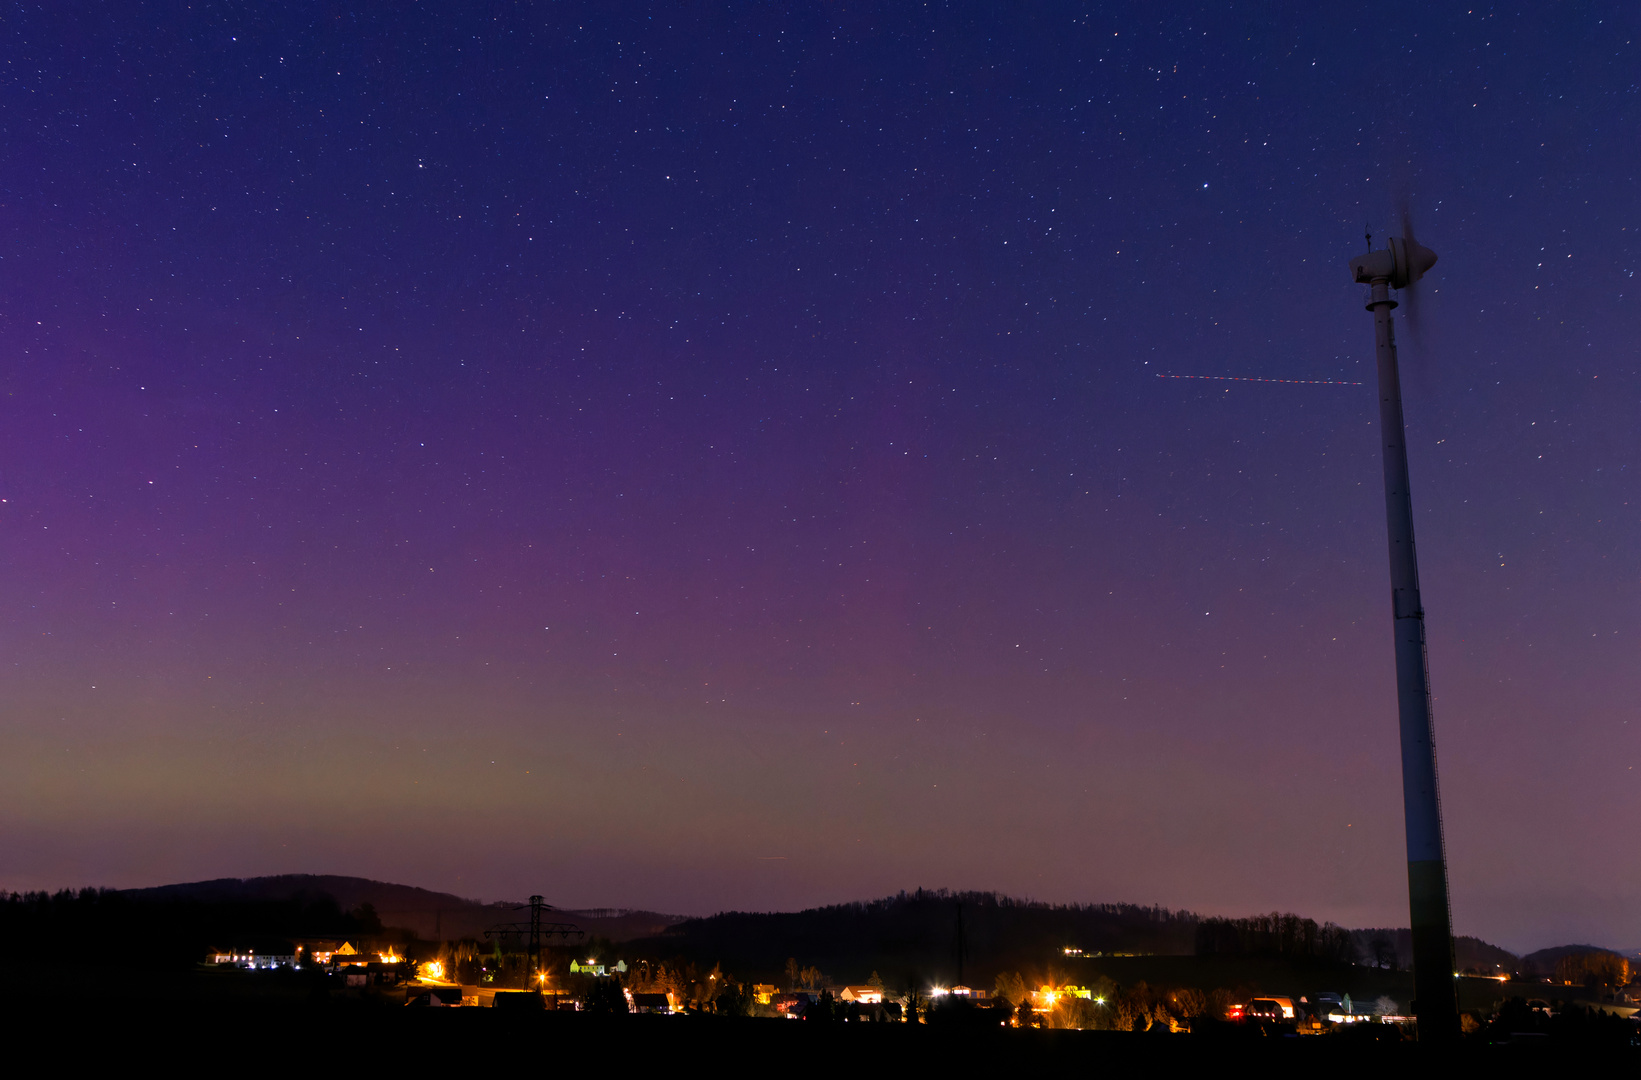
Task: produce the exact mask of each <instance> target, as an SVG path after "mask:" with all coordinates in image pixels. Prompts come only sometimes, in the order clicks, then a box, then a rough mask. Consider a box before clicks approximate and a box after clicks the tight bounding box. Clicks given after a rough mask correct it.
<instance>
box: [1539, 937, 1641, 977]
mask: <svg viewBox="0 0 1641 1080" xmlns="http://www.w3.org/2000/svg"><path fill="white" fill-rule="evenodd" d="M1592 952H1593V953H1617V954H1618V955H1619V956H1622V955H1624V954H1623V953H1620V952H1618V950H1617V949H1604V948H1602V947H1601V946H1599V945H1557V946H1555V947H1553V948H1549V949H1539V950H1538V951H1537V952H1530V953H1528V954H1527V955H1526V956H1524V957H1522V958H1521V969H1522V972H1523V973H1524V974H1531V975H1539V976H1550V975H1554V974H1555V970H1556V961H1557V960H1560V959H1561V958H1562V957H1563V956H1572V955H1573V954H1574V953H1592Z"/></svg>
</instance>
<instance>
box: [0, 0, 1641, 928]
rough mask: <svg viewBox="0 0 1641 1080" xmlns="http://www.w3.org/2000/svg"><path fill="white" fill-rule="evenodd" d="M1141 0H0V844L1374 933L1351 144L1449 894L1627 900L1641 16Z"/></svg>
mask: <svg viewBox="0 0 1641 1080" xmlns="http://www.w3.org/2000/svg"><path fill="white" fill-rule="evenodd" d="M1168 7H1169V6H1168V5H1157V4H1134V5H1130V6H1123V5H1107V6H1104V7H1100V8H1092V7H1091V8H1087V9H1085V8H1081V7H1078V6H1073V5H1052V4H1047V5H1017V6H1009V5H993V4H975V5H942V4H933V5H929V6H927V7H923V8H913V7H912V6H911V5H901V4H886V5H881V6H877V7H873V6H869V5H862V6H843V5H831V4H807V5H806V4H791V5H779V6H763V5H751V4H747V5H732V6H728V7H721V8H716V9H709V8H708V7H707V6H706V5H676V6H673V5H659V4H658V5H654V6H653V7H645V6H642V5H636V4H633V5H609V4H603V3H591V4H586V5H582V6H580V7H577V6H576V5H572V4H524V3H503V2H499V0H493V2H484V3H467V4H431V3H421V4H394V5H386V4H375V5H371V4H343V3H335V2H318V3H292V4H278V5H274V4H269V5H262V6H259V5H251V4H231V5H230V4H195V5H193V6H192V7H188V6H185V5H182V4H178V3H154V4H148V5H138V4H116V3H109V4H57V3H52V4H46V5H40V4H10V5H8V6H7V8H6V10H5V14H4V18H3V21H0V41H3V46H0V60H3V63H4V66H3V69H0V71H3V76H0V78H3V86H4V94H3V98H0V133H3V139H4V141H3V143H0V145H3V147H4V155H3V158H0V359H3V367H0V391H3V393H0V499H4V502H3V503H0V586H3V587H0V635H3V637H0V643H3V648H0V885H4V886H5V887H7V888H19V889H21V888H42V887H52V888H55V887H59V886H64V885H74V886H78V885H82V884H99V885H110V886H139V885H151V884H159V883H164V882H169V881H179V880H193V879H198V878H206V877H217V876H226V875H234V876H247V875H256V874H270V873H286V872H309V873H348V874H359V875H363V876H369V877H376V878H382V879H386V880H393V881H402V882H406V883H410V884H417V885H423V886H427V887H431V888H438V889H446V890H450V891H454V892H457V893H461V894H463V895H469V896H477V897H483V898H517V897H522V896H524V895H526V894H528V893H531V892H541V893H544V894H546V896H547V897H548V899H549V901H550V902H554V903H557V904H560V905H563V906H568V907H575V906H589V905H620V906H644V907H651V908H658V909H661V910H665V911H677V912H683V913H698V912H699V913H704V912H710V911H714V910H718V909H722V908H741V909H770V908H792V907H797V906H804V905H810V904H815V903H827V902H835V901H840V900H848V899H856V898H866V897H871V896H875V895H882V894H884V893H887V892H892V891H895V890H898V889H901V888H915V887H918V886H924V887H941V886H946V887H953V888H983V889H999V890H1004V891H1007V892H1009V893H1012V894H1015V895H1028V896H1032V897H1035V898H1039V899H1044V900H1052V901H1106V900H1111V901H1118V900H1121V901H1132V902H1143V903H1159V904H1163V905H1167V906H1170V907H1188V908H1191V909H1194V910H1198V911H1201V912H1204V913H1214V914H1231V915H1245V914H1249V913H1252V912H1254V911H1258V910H1271V909H1277V908H1279V909H1283V910H1294V911H1298V912H1301V913H1303V914H1306V915H1309V916H1312V917H1315V918H1317V919H1333V920H1335V921H1338V922H1341V923H1344V924H1346V925H1352V926H1378V925H1405V924H1406V922H1407V892H1406V875H1405V862H1404V860H1405V854H1404V850H1403V834H1402V810H1401V786H1400V785H1401V779H1400V770H1399V757H1398V749H1397V733H1396V732H1397V729H1396V705H1395V681H1394V672H1393V666H1392V665H1393V658H1392V653H1391V634H1390V613H1389V580H1388V572H1387V569H1386V554H1385V534H1384V502H1383V488H1382V481H1381V473H1380V459H1379V444H1378V416H1377V399H1376V394H1375V390H1374V387H1373V378H1374V374H1373V372H1374V368H1373V353H1372V347H1373V337H1372V320H1371V317H1370V315H1369V314H1368V313H1367V312H1365V311H1364V310H1363V309H1362V302H1363V296H1362V289H1361V287H1359V286H1354V285H1352V284H1351V283H1350V279H1349V274H1348V272H1347V270H1346V266H1345V264H1346V261H1347V260H1348V259H1349V258H1350V257H1351V256H1353V255H1356V254H1359V253H1360V252H1361V251H1363V250H1365V247H1364V241H1363V233H1364V230H1365V229H1366V228H1367V227H1369V226H1371V228H1372V229H1373V231H1374V233H1375V244H1376V245H1379V246H1382V244H1383V240H1384V237H1385V236H1386V235H1388V234H1389V233H1390V232H1391V231H1392V229H1393V227H1394V226H1395V224H1396V220H1397V207H1398V206H1399V205H1400V204H1401V203H1402V202H1403V201H1404V200H1405V201H1406V202H1407V203H1408V204H1409V205H1410V206H1411V207H1412V209H1413V211H1414V213H1415V214H1416V216H1417V225H1418V228H1419V236H1420V239H1421V240H1422V241H1423V242H1425V243H1427V244H1428V245H1429V246H1431V247H1432V248H1434V249H1435V250H1436V251H1437V252H1438V253H1439V254H1440V256H1441V262H1440V264H1439V265H1438V266H1437V267H1436V269H1435V271H1434V272H1433V273H1432V274H1431V276H1430V277H1429V278H1427V279H1426V281H1425V283H1424V286H1423V289H1424V291H1423V294H1422V297H1421V299H1422V304H1421V311H1420V315H1421V322H1422V324H1423V325H1422V330H1421V333H1420V334H1419V335H1418V336H1417V338H1415V335H1413V334H1412V333H1411V331H1410V329H1409V328H1408V326H1407V325H1406V324H1405V323H1403V324H1401V325H1400V327H1399V329H1400V332H1401V333H1400V336H1401V338H1402V342H1403V357H1402V359H1403V365H1404V381H1405V385H1406V393H1407V417H1408V425H1409V445H1410V448H1411V456H1412V473H1413V497H1414V507H1415V513H1416V519H1417V526H1418V529H1419V534H1418V538H1419V542H1420V554H1421V556H1422V576H1423V586H1424V600H1425V605H1426V608H1427V611H1428V616H1429V621H1428V630H1429V649H1430V663H1431V671H1432V682H1433V686H1434V689H1435V694H1436V725H1437V727H1436V731H1437V746H1438V753H1439V757H1440V766H1441V780H1442V784H1443V805H1444V813H1445V816H1446V828H1447V839H1448V847H1449V853H1450V858H1451V864H1452V865H1451V875H1452V896H1453V911H1454V919H1455V928H1456V930H1457V932H1459V933H1469V934H1479V935H1482V936H1484V937H1487V938H1489V939H1490V940H1494V941H1496V942H1498V943H1499V944H1503V945H1506V946H1508V947H1512V948H1516V949H1531V948H1537V947H1541V946H1546V945H1552V944H1562V943H1566V942H1569V941H1592V942H1594V943H1596V944H1601V945H1607V946H1613V947H1634V946H1638V945H1641V861H1638V860H1637V859H1636V858H1635V851H1636V841H1635V835H1634V829H1635V824H1636V822H1637V820H1638V811H1641V792H1638V784H1641V772H1637V771H1636V770H1637V768H1638V767H1641V745H1638V737H1641V720H1637V721H1636V722H1635V723H1632V722H1631V721H1632V719H1634V718H1635V717H1636V715H1637V705H1636V703H1637V702H1638V701H1641V662H1638V661H1641V657H1638V656H1637V644H1638V641H1641V549H1638V545H1637V531H1638V529H1637V526H1638V518H1641V513H1638V508H1641V486H1638V483H1637V475H1636V464H1637V461H1636V459H1637V450H1638V437H1637V421H1638V419H1641V417H1638V402H1641V364H1638V363H1637V355H1636V352H1637V349H1636V343H1637V341H1638V340H1641V318H1638V310H1641V309H1638V304H1637V295H1636V294H1637V290H1638V289H1641V282H1637V281H1636V280H1635V278H1634V274H1635V271H1636V268H1637V267H1638V265H1641V236H1638V230H1641V205H1638V187H1637V173H1638V170H1641V142H1638V134H1641V132H1638V121H1641V91H1638V86H1637V83H1636V72H1637V71H1641V49H1638V48H1637V40H1638V39H1641V16H1638V15H1637V13H1636V12H1635V10H1634V9H1633V7H1631V6H1629V5H1619V4H1609V5H1603V4H1588V5H1541V6H1540V7H1541V10H1539V11H1538V12H1536V13H1533V12H1530V13H1526V14H1523V13H1521V12H1518V11H1515V10H1506V9H1505V8H1504V7H1503V6H1501V5H1496V6H1476V7H1473V8H1472V7H1466V6H1465V5H1463V4H1457V5H1455V4H1443V5H1431V4H1408V5H1401V6H1396V5H1391V6H1380V7H1371V6H1360V5H1358V6H1337V5H1333V6H1324V7H1323V8H1322V9H1319V10H1318V9H1313V8H1312V6H1311V5H1270V4H1242V5H1231V4H1218V3H1216V4H1213V5H1208V6H1206V7H1205V8H1202V9H1195V10H1194V9H1190V8H1187V7H1185V6H1177V7H1173V9H1172V11H1171V12H1169V11H1168V10H1167V8H1168ZM1406 310H1407V309H1406V307H1405V306H1404V308H1403V309H1402V310H1401V311H1400V312H1398V316H1401V315H1403V314H1405V313H1406ZM1159 375H1216V376H1241V377H1254V378H1266V379H1311V380H1334V381H1336V382H1347V383H1349V382H1360V383H1362V385H1307V384H1297V385H1296V384H1282V383H1263V382H1212V381H1205V380H1187V379H1159V378H1158V377H1157V376H1159Z"/></svg>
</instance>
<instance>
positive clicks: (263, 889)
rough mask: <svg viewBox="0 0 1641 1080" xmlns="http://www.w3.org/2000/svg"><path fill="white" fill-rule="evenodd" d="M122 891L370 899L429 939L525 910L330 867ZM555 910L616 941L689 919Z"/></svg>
mask: <svg viewBox="0 0 1641 1080" xmlns="http://www.w3.org/2000/svg"><path fill="white" fill-rule="evenodd" d="M123 895H125V896H128V897H130V898H131V899H133V900H139V901H167V900H189V901H196V902H201V903H234V902H257V901H282V900H311V899H314V898H316V897H321V896H329V897H330V898H331V899H333V900H335V901H336V903H337V904H338V905H339V906H340V907H341V908H342V909H343V910H345V911H352V910H354V909H355V908H358V907H359V906H360V905H362V904H369V905H371V906H372V907H373V908H375V909H376V915H377V917H378V918H380V919H381V920H382V923H383V925H384V926H389V927H398V928H400V929H404V930H409V931H412V932H413V933H415V934H416V936H417V937H420V938H423V939H424V940H429V941H432V940H445V941H453V940H458V939H460V938H479V937H482V936H483V934H484V931H485V930H486V929H487V928H488V927H491V926H495V925H496V924H497V923H505V922H515V921H518V920H519V919H521V918H523V917H524V916H523V914H522V913H520V912H518V911H517V908H518V907H519V906H520V905H519V904H516V903H506V902H500V903H492V904H484V903H480V902H479V901H477V900H469V899H466V898H464V897H460V896H456V895H454V894H452V893H442V892H434V891H433V890H431V889H419V888H416V887H415V886H413V885H395V884H393V883H391V882H386V881H372V880H371V879H369V878H358V877H344V876H340V875H329V874H279V875H275V876H272V877H256V878H216V879H213V880H211V881H191V882H186V883H182V884H177V885H161V886H158V887H156V888H151V889H126V890H123ZM558 914H559V916H560V917H561V918H563V919H566V920H568V921H571V922H574V923H575V924H576V925H577V926H579V927H581V928H582V929H583V930H585V931H586V932H587V933H588V934H589V935H590V936H593V937H602V938H608V939H609V940H611V941H629V940H631V939H633V938H639V937H649V936H653V935H655V934H659V933H662V932H664V931H665V930H666V929H667V928H668V927H670V926H673V925H675V924H677V923H680V922H682V921H684V916H682V915H663V914H659V913H657V912H653V911H632V910H627V909H624V908H602V909H598V910H596V911H590V912H580V911H559V912H558Z"/></svg>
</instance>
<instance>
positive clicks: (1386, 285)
mask: <svg viewBox="0 0 1641 1080" xmlns="http://www.w3.org/2000/svg"><path fill="white" fill-rule="evenodd" d="M1372 246H1373V241H1372V239H1371V237H1370V238H1369V240H1368V247H1369V249H1370V250H1369V251H1368V253H1367V254H1366V255H1359V256H1357V257H1356V258H1354V259H1352V260H1351V261H1350V272H1351V276H1352V277H1353V278H1354V279H1355V280H1356V281H1357V282H1358V283H1360V284H1363V285H1366V286H1368V287H1369V294H1368V302H1367V309H1368V310H1369V311H1371V312H1373V336H1374V342H1375V345H1376V351H1377V353H1378V361H1379V436H1380V440H1381V443H1382V445H1383V447H1384V466H1385V521H1386V525H1387V526H1388V531H1389V535H1390V607H1391V618H1392V625H1393V626H1394V627H1395V642H1396V698H1397V705H1398V712H1399V714H1400V719H1401V736H1402V809H1403V813H1404V816H1405V820H1406V823H1407V892H1408V906H1409V908H1410V910H1411V915H1412V924H1413V993H1414V1003H1413V1011H1414V1015H1415V1017H1417V1019H1418V1024H1419V1039H1420V1041H1424V1042H1449V1041H1452V1040H1454V1039H1456V1038H1457V1037H1458V1035H1459V1009H1458V1000H1457V996H1456V994H1455V989H1454V985H1453V916H1452V911H1451V908H1450V906H1449V903H1448V896H1447V851H1446V846H1445V844H1444V842H1443V840H1442V804H1441V795H1440V793H1439V792H1438V791H1437V787H1436V740H1435V733H1434V730H1433V728H1432V719H1431V709H1430V659H1429V655H1428V653H1427V652H1426V651H1425V636H1424V604H1423V602H1422V601H1421V600H1420V599H1419V560H1418V556H1417V554H1416V553H1415V551H1414V548H1413V495H1412V492H1411V491H1410V490H1409V486H1408V477H1407V430H1406V425H1405V424H1404V423H1403V420H1402V383H1401V374H1400V372H1399V371H1398V369H1397V366H1396V331H1395V326H1394V324H1393V323H1392V321H1391V317H1390V313H1391V311H1392V309H1394V308H1395V307H1396V301H1395V300H1393V299H1391V296H1390V291H1391V290H1392V289H1398V290H1404V289H1411V288H1412V287H1413V285H1414V284H1415V283H1416V282H1417V281H1418V280H1419V279H1420V278H1421V277H1423V276H1424V275H1425V272H1426V271H1428V270H1429V269H1430V268H1431V267H1432V266H1434V265H1436V253H1435V252H1434V251H1431V250H1430V249H1429V248H1427V247H1424V246H1422V245H1421V244H1420V243H1419V242H1418V241H1417V240H1415V239H1414V238H1413V227H1412V222H1411V221H1410V220H1409V218H1407V217H1406V216H1405V215H1404V217H1403V219H1402V235H1401V236H1400V237H1392V238H1391V240H1390V245H1389V247H1387V248H1385V249H1384V250H1382V251H1373V250H1371V248H1372ZM1408 295H1409V298H1410V299H1411V296H1412V294H1411V293H1409V294H1408ZM1415 310H1416V308H1415V306H1414V305H1412V304H1409V308H1408V311H1409V314H1410V315H1411V314H1412V313H1413V312H1414V311H1415Z"/></svg>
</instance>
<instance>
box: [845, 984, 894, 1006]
mask: <svg viewBox="0 0 1641 1080" xmlns="http://www.w3.org/2000/svg"><path fill="white" fill-rule="evenodd" d="M838 1000H839V1001H858V1002H860V1003H861V1004H863V1005H882V1004H883V987H881V986H845V987H844V988H843V992H842V993H840V994H839V995H838Z"/></svg>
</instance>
